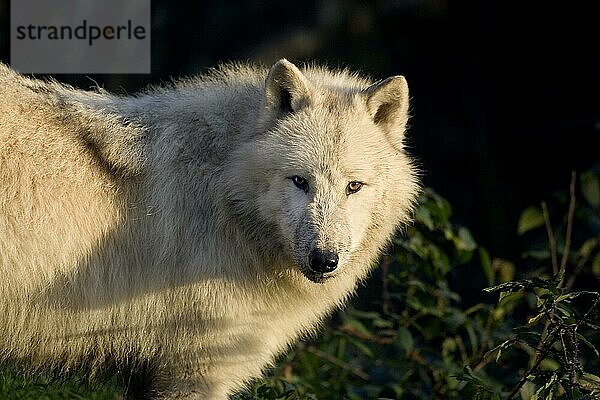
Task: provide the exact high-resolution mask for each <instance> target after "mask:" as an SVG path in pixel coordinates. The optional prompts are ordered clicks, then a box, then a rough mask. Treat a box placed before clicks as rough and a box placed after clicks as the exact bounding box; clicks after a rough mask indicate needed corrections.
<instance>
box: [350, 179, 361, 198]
mask: <svg viewBox="0 0 600 400" xmlns="http://www.w3.org/2000/svg"><path fill="white" fill-rule="evenodd" d="M363 185H364V183H362V182H358V181H352V182H350V183H348V186H346V195H351V194H354V193H356V192H358V191H359V190H360V189H362V187H363Z"/></svg>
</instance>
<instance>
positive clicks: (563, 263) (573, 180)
mask: <svg viewBox="0 0 600 400" xmlns="http://www.w3.org/2000/svg"><path fill="white" fill-rule="evenodd" d="M576 181H577V173H576V172H575V171H573V172H572V173H571V185H570V188H569V192H570V199H569V212H568V214H567V232H566V237H565V247H564V248H563V255H562V260H561V263H560V270H559V271H558V273H559V276H560V283H559V285H558V286H559V287H560V286H562V284H563V280H564V278H565V270H566V269H567V261H568V259H569V250H570V249H571V236H572V234H573V215H574V214H575V183H576Z"/></svg>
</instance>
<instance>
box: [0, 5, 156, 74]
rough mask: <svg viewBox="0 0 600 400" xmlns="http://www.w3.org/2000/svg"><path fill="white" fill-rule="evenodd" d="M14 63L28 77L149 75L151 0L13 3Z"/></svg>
mask: <svg viewBox="0 0 600 400" xmlns="http://www.w3.org/2000/svg"><path fill="white" fill-rule="evenodd" d="M10 40H11V42H10V44H11V49H10V63H11V66H12V67H13V68H14V69H16V70H17V71H20V72H24V73H55V74H61V73H63V74H94V73H98V74H115V73H125V74H128V73H129V74H148V73H150V0H129V1H123V0H52V1H48V0H11V35H10Z"/></svg>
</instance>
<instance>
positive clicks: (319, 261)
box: [308, 249, 339, 274]
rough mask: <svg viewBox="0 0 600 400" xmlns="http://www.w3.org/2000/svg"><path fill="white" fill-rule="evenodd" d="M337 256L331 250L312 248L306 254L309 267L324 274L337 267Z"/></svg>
mask: <svg viewBox="0 0 600 400" xmlns="http://www.w3.org/2000/svg"><path fill="white" fill-rule="evenodd" d="M338 260H339V257H338V255H337V254H335V253H334V252H332V251H328V250H320V249H313V251H311V252H310V254H309V256H308V261H309V265H310V269H311V270H312V271H313V272H317V273H320V274H325V273H327V272H332V271H334V270H335V269H336V268H337V265H338Z"/></svg>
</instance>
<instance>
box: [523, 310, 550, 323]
mask: <svg viewBox="0 0 600 400" xmlns="http://www.w3.org/2000/svg"><path fill="white" fill-rule="evenodd" d="M545 315H546V314H544V313H543V312H541V313H539V314H538V315H536V316H535V317H532V318H529V320H528V321H527V324H529V325H534V324H536V323H538V322H539V321H540V320H541V319H542V318H544V316H545Z"/></svg>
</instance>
